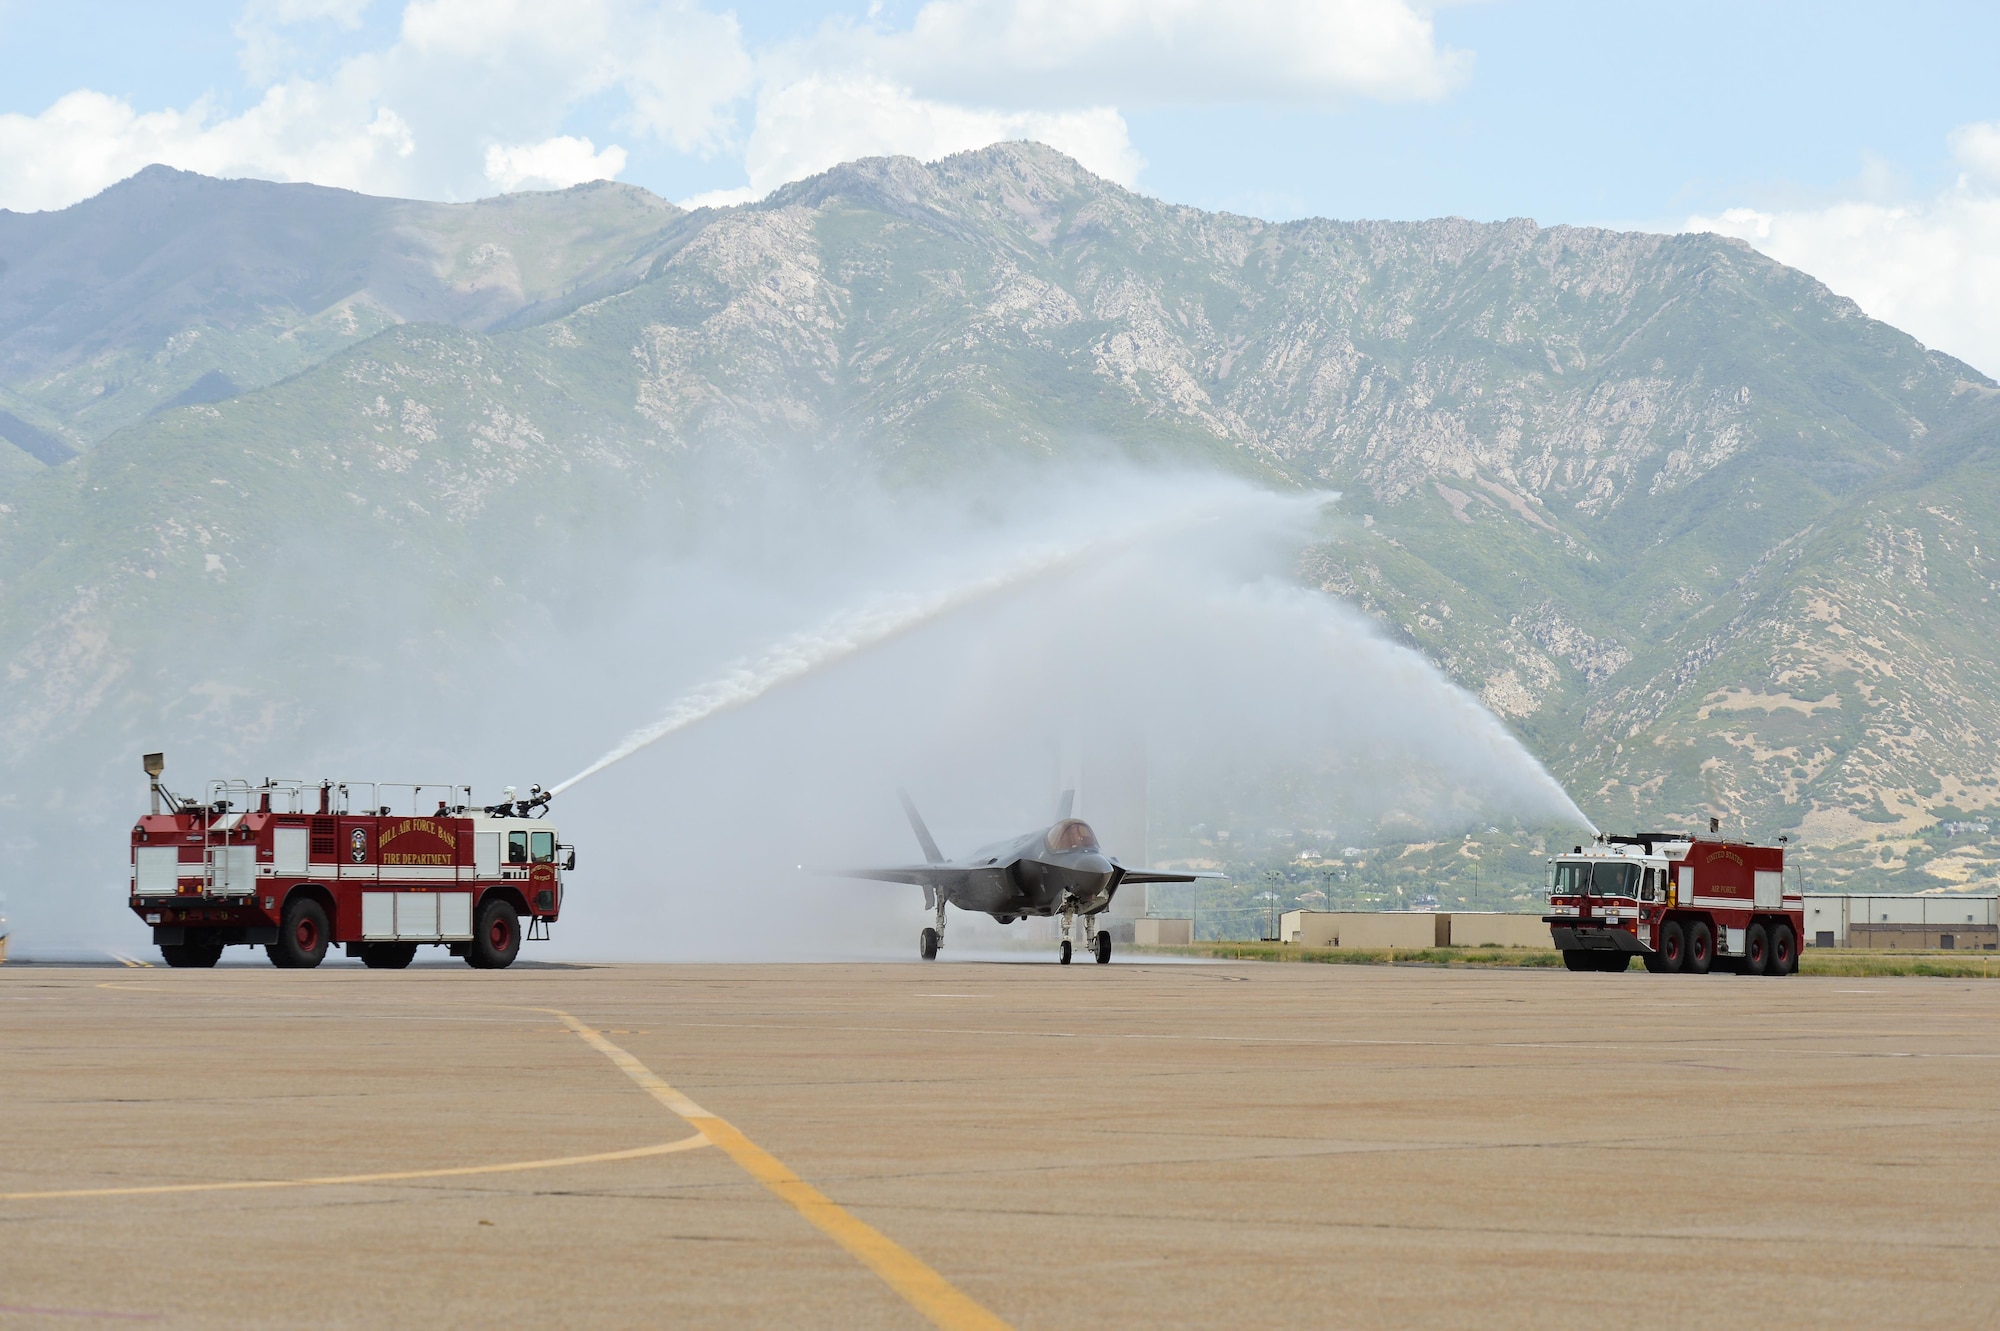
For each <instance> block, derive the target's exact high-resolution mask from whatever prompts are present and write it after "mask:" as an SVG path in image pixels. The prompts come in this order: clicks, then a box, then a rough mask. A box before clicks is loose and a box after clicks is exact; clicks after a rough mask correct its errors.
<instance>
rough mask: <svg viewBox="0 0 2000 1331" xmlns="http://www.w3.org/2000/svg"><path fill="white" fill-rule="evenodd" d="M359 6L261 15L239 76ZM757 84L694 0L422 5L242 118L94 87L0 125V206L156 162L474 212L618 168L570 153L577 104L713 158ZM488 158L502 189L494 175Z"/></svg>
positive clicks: (603, 157) (274, 85) (435, 0)
mask: <svg viewBox="0 0 2000 1331" xmlns="http://www.w3.org/2000/svg"><path fill="white" fill-rule="evenodd" d="M365 7H366V6H365V4H364V3H362V0H267V2H265V3H260V4H258V5H257V6H256V7H255V8H254V9H253V10H250V11H246V14H245V17H244V19H243V21H242V23H240V24H239V27H238V31H239V35H240V36H241V37H242V39H243V41H244V43H245V46H244V51H245V59H246V62H251V61H253V60H254V59H265V58H270V57H272V53H273V52H278V53H280V54H282V53H283V51H284V50H285V49H286V48H285V46H284V42H283V41H282V40H281V36H282V28H283V25H284V24H286V23H293V22H298V21H313V22H332V23H334V24H336V25H345V24H347V23H349V22H350V21H352V20H354V19H357V18H358V17H359V15H360V14H361V12H362V10H363V9H364V8H365ZM273 33H279V34H280V37H273V36H272V34H273ZM753 78H754V67H753V65H752V62H751V58H750V55H749V53H748V52H747V51H746V50H745V49H744V47H743V44H742V41H741V38H740V34H739V32H738V30H737V25H736V21H735V19H734V18H733V17H731V16H729V15H725V14H713V13H710V12H708V11H707V10H704V9H702V8H700V6H699V5H697V4H694V3H691V2H689V0H665V2H664V3H663V2H660V0H569V2H568V3H564V4H561V5H550V4H545V3H528V2H527V0H411V2H410V3H409V4H407V5H406V6H405V8H404V9H403V13H402V25H401V30H400V31H399V33H398V36H397V38H396V40H395V41H394V42H393V43H391V44H390V45H388V46H386V47H384V48H382V49H380V50H375V51H368V52H364V53H362V54H359V55H355V56H352V57H350V58H348V59H346V60H344V61H342V62H341V63H340V64H339V66H338V67H337V68H336V69H334V70H333V72H332V73H330V74H329V75H328V76H327V77H325V78H324V79H290V80H281V81H273V82H270V83H269V84H268V86H266V87H265V88H264V90H263V92H262V94H261V96H260V97H259V100H258V101H257V103H256V104H255V105H254V106H252V107H251V108H250V109H249V110H247V111H244V112H242V113H241V114H239V115H234V116H230V115H225V114H222V113H220V112H219V111H218V110H217V108H216V107H215V106H214V104H213V103H212V102H210V101H208V100H207V99H202V100H197V101H196V102H194V103H193V104H192V105H190V106H188V107H186V108H184V109H173V108H169V109H166V110H149V111H143V112H142V111H138V110H135V109H134V108H133V107H132V106H131V105H130V104H129V103H127V102H125V101H123V100H120V99H118V98H114V97H109V96H106V95H104V94H100V93H96V92H92V91H89V90H80V91H77V92H73V93H70V94H68V95H66V96H64V97H63V98H61V99H59V100H58V101H57V102H56V103H55V104H54V105H52V106H50V107H49V108H48V109H47V110H46V111H44V112H42V113H41V114H40V115H35V116H29V115H20V114H10V115H0V207H7V208H16V209H32V208H60V207H63V206H65V205H67V204H70V203H74V202H75V201H76V200H78V199H81V198H84V197H87V196H88V195H90V194H93V193H95V192H96V191H97V190H100V189H102V188H104V187H105V186H106V185H109V184H112V183H113V182H115V181H117V180H120V179H123V178H124V177H125V176H128V175H130V174H131V173H132V172H134V171H136V170H138V169H139V168H141V167H143V166H146V165H148V164H149V163H153V162H164V163H166V164H167V165H169V166H177V167H181V168H184V169H186V170H191V171H201V172H204V173H206V174H211V175H226V176H257V177H262V178H266V179H274V180H310V181H315V182H318V183H320V184H327V185H341V186H346V187H348V188H352V189H358V190H363V191H366V192H370V193H377V194H399V195H406V196H414V197H419V198H468V197H475V196H477V195H480V194H485V193H489V192H491V190H492V188H493V186H494V183H495V182H496V181H497V180H499V179H502V178H507V177H508V174H509V173H510V172H511V173H513V174H512V178H514V179H518V180H521V181H523V182H525V181H530V180H532V181H538V182H549V183H553V182H555V181H558V180H562V181H563V183H573V182H572V181H570V180H564V179H563V177H564V176H565V175H566V174H569V175H573V174H574V173H575V172H579V171H585V170H587V171H588V172H589V174H588V176H585V177H582V178H596V177H598V176H602V175H605V174H610V173H614V172H616V171H618V170H622V169H623V167H624V163H625V153H624V150H623V149H622V148H617V147H608V148H606V149H605V150H604V151H603V152H602V153H598V152H596V150H595V148H594V146H592V147H588V148H587V149H586V151H584V152H583V153H581V154H579V153H577V151H576V150H575V149H574V148H570V147H567V146H562V144H561V141H563V140H565V139H567V138H568V136H565V135H563V134H562V130H563V128H564V121H565V120H566V119H567V118H568V117H569V116H570V115H571V114H572V113H573V112H574V111H575V109H576V108H577V107H578V106H579V105H581V104H583V103H585V102H587V101H589V100H590V99H593V98H598V97H602V96H607V95H608V96H611V97H613V98H615V99H616V100H617V101H618V103H619V104H621V105H622V106H623V107H624V108H625V114H624V115H623V117H622V118H621V120H620V124H621V127H622V128H624V129H627V130H629V131H630V132H632V133H635V134H639V135H642V136H646V137H650V138H653V139H657V140H659V141H662V142H665V143H669V144H671V145H673V146H674V147H676V148H678V149H681V150H682V151H688V152H714V151H717V150H720V149H721V148H723V147H725V146H727V145H728V143H729V142H730V139H731V136H732V134H733V133H734V114H733V107H734V104H735V103H737V102H739V101H741V100H742V99H743V98H745V97H747V96H749V95H750V93H751V91H752V89H753V87H754V82H753ZM569 141H570V142H573V143H578V144H582V143H584V142H585V141H583V140H580V139H578V140H569ZM551 144H556V145H557V146H554V147H552V146H551ZM496 146H497V147H498V148H499V150H500V153H501V156H500V157H499V158H497V159H494V158H491V157H490V156H489V153H488V151H487V150H488V149H489V148H492V147H496ZM527 152H532V153H534V154H537V155H535V156H534V157H533V159H532V161H530V159H529V158H527V157H523V156H521V154H523V153H527ZM584 158H588V159H589V165H588V166H586V165H585V163H584V160H583V159H584ZM494 161H497V162H498V163H499V167H498V169H499V172H500V175H498V176H489V174H488V167H489V165H490V164H491V163H493V162H494ZM531 168H532V169H531Z"/></svg>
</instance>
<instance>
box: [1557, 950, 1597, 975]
mask: <svg viewBox="0 0 2000 1331" xmlns="http://www.w3.org/2000/svg"><path fill="white" fill-rule="evenodd" d="M1563 965H1564V966H1566V967H1568V968H1569V969H1570V970H1573V971H1594V970H1596V969H1597V958H1596V957H1594V956H1592V955H1591V954H1590V953H1588V952H1585V951H1584V950H1583V949H1582V948H1580V947H1572V948H1565V949H1564V950H1563Z"/></svg>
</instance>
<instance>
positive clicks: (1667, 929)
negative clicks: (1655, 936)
mask: <svg viewBox="0 0 2000 1331" xmlns="http://www.w3.org/2000/svg"><path fill="white" fill-rule="evenodd" d="M1686 964H1687V934H1686V933H1684V932H1683V931H1682V930H1681V926H1680V921H1678V920H1668V921H1667V922H1666V923H1665V924H1663V925H1661V926H1660V946H1659V950H1658V951H1656V952H1654V953H1653V954H1652V955H1650V956H1648V957H1647V958H1646V969H1647V970H1649V971H1651V972H1652V973H1653V974H1655V975H1678V974H1679V973H1680V969H1681V967H1682V966H1685V965H1686Z"/></svg>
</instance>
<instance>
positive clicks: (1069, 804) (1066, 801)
mask: <svg viewBox="0 0 2000 1331" xmlns="http://www.w3.org/2000/svg"><path fill="white" fill-rule="evenodd" d="M1075 808H1076V790H1075V788H1074V787H1072V788H1070V789H1069V790H1065V791H1064V792H1063V793H1062V794H1061V796H1059V797H1058V798H1057V800H1056V821H1057V822H1061V821H1062V820H1063V819H1065V818H1067V817H1069V816H1070V813H1071V811H1072V810H1074V809H1075Z"/></svg>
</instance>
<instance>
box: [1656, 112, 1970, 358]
mask: <svg viewBox="0 0 2000 1331" xmlns="http://www.w3.org/2000/svg"><path fill="white" fill-rule="evenodd" d="M1951 144H1952V150H1953V153H1954V154H1955V156H1956V157H1957V160H1958V163H1959V165H1960V167H1961V168H1962V169H1963V174H1962V175H1960V177H1959V179H1958V181H1957V182H1956V183H1955V184H1954V185H1952V186H1951V187H1950V188H1949V189H1946V190H1944V191H1942V192H1940V193H1939V194H1937V195H1936V196H1935V197H1933V198H1930V199H1925V200H1920V201H1917V202H1909V203H1901V204H1891V203H1881V202H1869V201H1854V202H1846V203H1837V204H1834V205H1832V206H1830V207H1825V208H1809V209H1797V210H1792V211H1783V212H1760V211H1758V210H1756V209H1751V208H1731V209H1729V210H1727V211H1725V212H1723V213H1721V214H1720V215H1718V216H1714V217H1691V218H1689V219H1688V228H1689V229H1690V230H1695V231H1716V232H1720V233H1721V234H1723V235H1727V236H1735V237H1737V238H1738V239H1741V240H1745V241H1748V242H1749V243H1750V244H1752V245H1754V246H1756V247H1757V248H1758V249H1759V250H1762V251H1763V252H1764V253H1766V254H1768V255H1770V256H1771V257H1772V258H1774V259H1776V260H1778V261H1779V262H1780V263H1785V264H1789V265H1791V266H1792V267H1794V268H1799V269H1802V270H1804V271H1805V272H1808V273H1811V274H1812V275H1813V276H1814V277H1817V278H1818V279H1819V280H1820V281H1822V282H1824V283H1826V284H1827V285H1828V286H1829V287H1831V288H1832V289H1833V290H1835V291H1837V292H1839V293H1840V294H1841V295H1843V296H1847V297H1849V298H1850V299H1852V300H1853V301H1854V302H1855V303H1856V304H1858V305H1859V306H1861V308H1862V309H1864V310H1866V311H1867V312H1868V313H1869V314H1871V315H1873V316H1874V317H1875V318H1877V319H1880V320H1882V321H1883V322H1885V323H1889V324H1893V325H1895V326H1896V327H1898V328H1901V329H1902V330H1904V331H1905V332H1907V333H1909V334H1910V335H1911V336H1913V337H1915V338H1916V339H1917V340H1918V341H1920V342H1922V343H1924V344H1925V345H1926V346H1931V347H1936V348H1938V349H1939V350H1941V351H1945V352H1948V353H1949V354H1951V355H1953V356H1956V357H1958V358H1959V359H1960V360H1963V361H1965V362H1966V363H1967V364H1969V365H1972V366H1974V367H1976V368H1977V369H1979V370H1980V371H1981V372H1982V373H1985V374H1987V375H1989V376H1995V377H2000V124H1990V123H1989V124H1974V125H1966V126H1962V127H1961V128H1959V129H1958V130H1957V131H1955V132H1954V133H1953V134H1952V136H1951Z"/></svg>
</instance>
